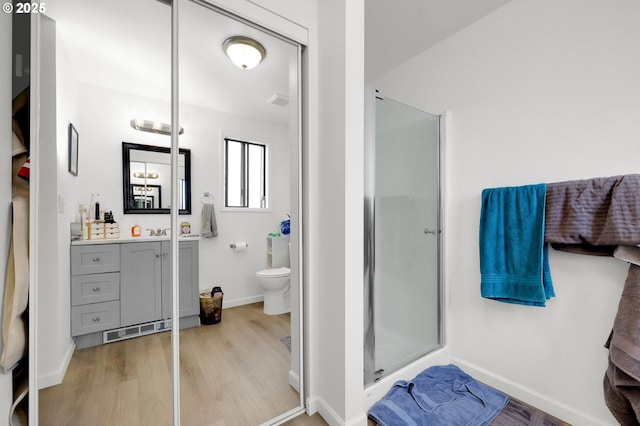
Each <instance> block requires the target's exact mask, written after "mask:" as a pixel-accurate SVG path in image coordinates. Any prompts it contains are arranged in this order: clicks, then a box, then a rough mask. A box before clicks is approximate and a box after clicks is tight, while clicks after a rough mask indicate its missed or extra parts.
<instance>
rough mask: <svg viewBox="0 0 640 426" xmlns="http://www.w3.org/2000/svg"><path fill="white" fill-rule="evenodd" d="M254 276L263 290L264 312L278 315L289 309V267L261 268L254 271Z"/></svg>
mask: <svg viewBox="0 0 640 426" xmlns="http://www.w3.org/2000/svg"><path fill="white" fill-rule="evenodd" d="M256 278H257V279H258V282H259V283H260V286H261V287H262V290H263V291H264V309H263V311H264V313H265V314H267V315H279V314H285V313H287V312H290V311H291V305H290V299H291V293H290V290H291V289H290V283H291V269H289V268H287V267H281V268H273V269H263V270H262V271H258V272H256Z"/></svg>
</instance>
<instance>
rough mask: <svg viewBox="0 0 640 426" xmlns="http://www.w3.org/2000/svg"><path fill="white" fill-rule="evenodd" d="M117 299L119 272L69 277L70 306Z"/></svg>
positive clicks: (118, 295)
mask: <svg viewBox="0 0 640 426" xmlns="http://www.w3.org/2000/svg"><path fill="white" fill-rule="evenodd" d="M118 299H120V273H119V272H110V273H106V274H91V275H75V276H72V277H71V306H79V305H87V304H89V303H98V302H108V301H110V300H118Z"/></svg>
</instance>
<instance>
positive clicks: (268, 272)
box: [256, 267, 291, 278]
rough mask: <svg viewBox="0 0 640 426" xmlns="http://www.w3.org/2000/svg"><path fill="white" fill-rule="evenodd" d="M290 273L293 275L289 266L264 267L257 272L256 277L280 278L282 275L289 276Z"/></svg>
mask: <svg viewBox="0 0 640 426" xmlns="http://www.w3.org/2000/svg"><path fill="white" fill-rule="evenodd" d="M290 275H291V269H289V268H287V267H282V268H273V269H263V270H262V271H258V272H256V277H258V278H280V277H288V276H290Z"/></svg>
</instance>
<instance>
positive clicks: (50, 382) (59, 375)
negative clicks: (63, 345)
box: [38, 340, 76, 389]
mask: <svg viewBox="0 0 640 426" xmlns="http://www.w3.org/2000/svg"><path fill="white" fill-rule="evenodd" d="M75 350H76V345H75V344H74V343H73V340H70V344H69V345H68V346H67V350H66V351H65V354H64V356H63V357H62V361H61V362H60V366H59V368H58V369H57V370H56V371H53V372H51V373H47V374H43V375H39V376H38V389H44V388H48V387H51V386H55V385H59V384H60V383H62V380H63V379H64V375H65V374H66V373H67V368H69V363H70V362H71V357H73V352H74V351H75Z"/></svg>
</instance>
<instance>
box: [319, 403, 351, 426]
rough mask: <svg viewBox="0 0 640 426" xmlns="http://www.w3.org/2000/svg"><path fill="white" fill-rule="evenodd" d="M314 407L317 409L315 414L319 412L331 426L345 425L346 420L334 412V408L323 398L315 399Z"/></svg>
mask: <svg viewBox="0 0 640 426" xmlns="http://www.w3.org/2000/svg"><path fill="white" fill-rule="evenodd" d="M312 406H313V407H315V408H316V410H315V411H313V412H314V413H315V412H317V413H318V414H320V416H321V417H322V418H323V419H324V421H325V422H327V423H329V424H330V425H344V424H345V423H344V420H342V419H341V418H340V416H339V415H338V414H337V413H336V412H335V411H333V408H331V406H330V405H329V404H327V402H326V401H325V400H324V399H322V398H314V401H313V405H312Z"/></svg>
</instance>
